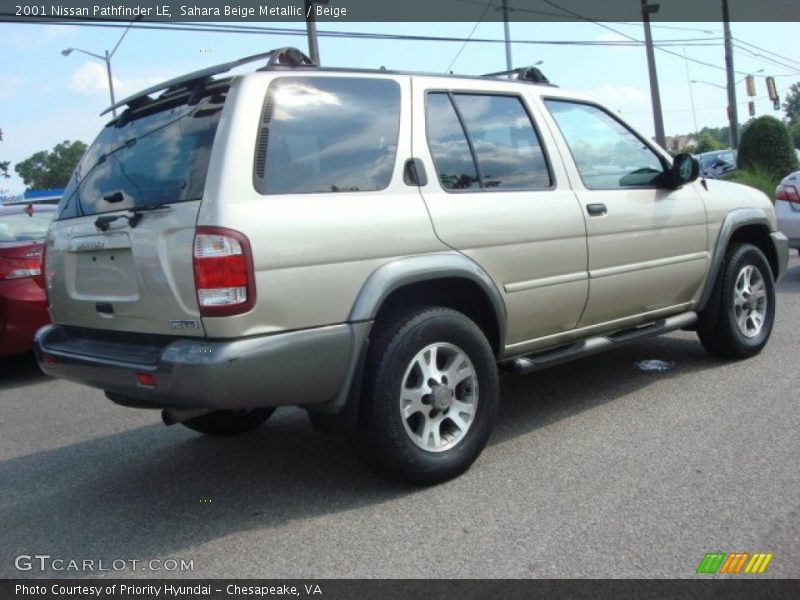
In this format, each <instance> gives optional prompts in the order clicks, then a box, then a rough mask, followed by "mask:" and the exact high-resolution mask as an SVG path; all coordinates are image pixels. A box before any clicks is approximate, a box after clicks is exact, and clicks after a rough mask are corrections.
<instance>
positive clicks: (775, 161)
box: [737, 116, 798, 178]
mask: <svg viewBox="0 0 800 600" xmlns="http://www.w3.org/2000/svg"><path fill="white" fill-rule="evenodd" d="M737 162H738V165H737V166H738V167H739V169H742V170H747V171H763V172H766V173H770V174H771V175H773V176H776V177H778V178H781V177H783V176H785V175H787V174H789V173H791V172H792V171H796V170H797V168H798V164H797V155H795V152H794V145H793V144H792V139H791V137H789V130H788V129H787V128H786V125H784V124H783V123H782V122H781V121H779V120H778V119H776V118H775V117H769V116H763V117H759V118H757V119H755V120H754V121H753V122H752V123H751V124H750V126H749V127H748V128H747V130H746V131H745V132H744V133H743V134H742V139H741V142H740V144H739V154H738V160H737Z"/></svg>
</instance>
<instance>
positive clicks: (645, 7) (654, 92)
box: [642, 0, 667, 148]
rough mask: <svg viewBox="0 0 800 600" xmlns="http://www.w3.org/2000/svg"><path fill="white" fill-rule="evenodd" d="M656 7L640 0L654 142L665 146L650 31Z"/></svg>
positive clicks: (657, 6) (645, 0)
mask: <svg viewBox="0 0 800 600" xmlns="http://www.w3.org/2000/svg"><path fill="white" fill-rule="evenodd" d="M658 9H659V5H658V4H648V3H647V0H642V21H643V22H644V43H645V48H646V50H647V69H648V71H649V73H650V99H651V101H652V103H653V124H654V126H655V130H656V142H657V143H658V145H659V146H661V147H662V148H666V146H667V138H666V137H665V136H664V117H663V115H662V114H661V97H660V96H659V93H658V74H657V73H656V56H655V51H654V50H653V34H652V33H651V31H650V13H656V12H658Z"/></svg>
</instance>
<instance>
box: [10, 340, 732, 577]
mask: <svg viewBox="0 0 800 600" xmlns="http://www.w3.org/2000/svg"><path fill="white" fill-rule="evenodd" d="M674 335H675V334H673V336H670V337H666V338H659V339H655V340H649V341H646V342H639V343H636V344H632V345H631V346H628V347H626V348H624V349H620V350H618V351H615V352H611V353H606V354H604V355H599V356H597V357H592V358H587V359H583V360H581V361H576V362H573V363H571V364H569V365H564V366H561V367H556V368H553V369H550V370H548V371H543V372H540V373H537V374H534V375H529V376H527V377H524V378H510V377H505V378H504V381H503V398H502V402H501V409H500V413H499V423H498V426H497V429H496V432H495V435H494V437H493V438H492V440H491V442H490V445H491V444H497V443H502V442H503V441H505V440H508V439H509V438H513V437H515V436H518V435H523V434H526V433H529V432H531V431H533V430H535V429H538V428H540V427H546V426H547V425H548V424H550V423H553V422H556V421H558V420H560V419H564V418H567V417H569V416H570V415H573V414H575V413H578V412H582V411H585V410H590V409H592V408H593V407H595V406H597V405H599V404H602V403H606V402H611V401H614V400H615V399H619V398H622V397H624V396H626V395H628V394H630V393H631V392H633V391H635V390H637V389H639V388H642V387H644V386H647V385H649V384H650V383H651V382H653V380H654V378H658V377H670V376H673V375H674V374H676V373H677V374H680V373H687V372H693V371H702V370H704V369H710V368H714V367H715V366H718V365H722V364H725V363H722V362H720V361H715V360H714V359H712V358H710V357H707V356H706V355H705V353H704V351H703V350H702V348H701V346H700V344H699V343H698V342H697V341H696V338H694V336H692V339H688V334H677V335H678V336H679V337H674ZM681 336H682V337H681ZM645 358H657V359H660V360H665V361H669V362H673V363H674V364H675V368H674V370H673V371H672V372H671V373H659V374H654V373H644V372H639V371H636V370H635V369H634V368H633V362H634V361H636V360H641V359H645ZM154 414H155V413H154ZM90 434H91V432H90V431H87V435H90ZM417 493H420V494H424V493H426V492H425V490H421V489H419V488H414V487H411V486H407V485H402V484H397V483H392V482H389V481H386V480H383V479H381V478H378V477H376V476H374V475H372V474H371V473H369V472H368V471H367V470H366V469H364V468H363V467H362V466H361V465H360V464H359V463H358V461H357V460H356V458H355V457H354V456H353V454H352V453H351V452H350V451H349V449H348V447H347V444H346V443H345V441H344V440H342V439H340V438H336V437H330V436H325V435H321V434H317V433H315V432H314V431H313V430H312V428H311V427H310V425H309V424H308V421H307V419H306V416H305V414H304V412H303V411H301V410H300V409H281V410H279V411H277V412H276V414H275V415H274V416H273V418H272V419H271V420H270V421H268V422H267V424H266V425H265V426H264V427H263V428H261V429H259V430H257V431H255V432H252V433H249V434H245V435H242V436H239V437H236V438H216V439H214V438H206V437H203V436H200V435H196V434H194V433H193V432H190V431H188V430H186V429H184V428H181V427H179V426H176V427H174V428H170V429H169V430H167V429H165V428H164V427H163V426H162V425H160V424H158V425H155V424H154V425H147V426H143V427H138V428H134V429H129V430H127V431H124V432H122V433H116V434H113V435H108V436H102V437H96V438H93V439H89V440H87V441H83V442H79V443H76V444H72V445H67V446H64V447H60V448H54V449H50V450H45V451H42V452H38V453H34V454H30V455H27V456H21V457H17V458H13V459H10V460H7V461H4V462H2V463H0V522H2V523H3V528H4V532H3V538H4V540H5V541H4V543H3V544H2V548H0V576H3V577H10V576H15V577H19V576H21V577H26V576H29V575H34V576H35V575H37V573H36V572H32V573H28V572H18V571H16V570H14V566H13V561H14V557H15V556H17V555H19V554H33V553H36V552H38V553H46V554H49V555H51V556H53V557H64V558H77V559H81V558H85V557H86V558H92V557H94V558H107V559H108V560H111V559H113V558H136V559H149V558H154V557H176V556H178V557H185V558H191V556H185V554H186V553H187V551H188V552H190V551H191V550H190V549H191V548H195V547H197V546H198V545H202V544H204V543H206V542H211V541H213V540H216V539H218V538H222V537H225V536H229V535H231V534H234V533H237V532H242V531H263V532H264V534H265V535H268V530H269V529H271V528H277V527H281V526H283V525H286V524H287V523H291V522H292V521H295V520H298V521H299V520H305V521H303V522H304V526H305V527H309V526H310V527H316V526H317V525H316V524H315V522H314V521H313V518H314V517H316V516H320V515H328V514H332V513H336V512H343V511H353V510H358V509H360V508H365V507H369V506H371V505H377V504H381V503H384V502H388V501H391V500H394V499H396V498H400V497H402V496H406V495H412V494H417ZM308 519H311V520H310V521H309V520H308ZM319 526H320V527H323V525H319ZM323 533H324V532H320V535H322V534H323ZM38 575H40V576H41V574H38ZM47 575H49V576H62V575H63V576H73V577H81V576H91V575H92V573H91V572H87V573H75V572H59V573H53V572H50V573H47ZM150 575H153V573H150Z"/></svg>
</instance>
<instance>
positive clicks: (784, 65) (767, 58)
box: [734, 44, 798, 77]
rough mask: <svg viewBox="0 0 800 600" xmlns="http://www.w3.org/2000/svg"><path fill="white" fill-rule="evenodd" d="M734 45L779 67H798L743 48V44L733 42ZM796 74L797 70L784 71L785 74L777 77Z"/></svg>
mask: <svg viewBox="0 0 800 600" xmlns="http://www.w3.org/2000/svg"><path fill="white" fill-rule="evenodd" d="M734 45H735V47H736V48H737V49H739V50H741V51H742V52H744V53H746V54H749V55H750V56H753V57H755V58H759V59H761V60H765V61H767V62H769V63H772V64H773V65H777V66H779V67H783V68H784V69H789V70H791V69H797V68H798V67H797V66H795V65H788V64H786V63H782V62H780V61H778V60H775V59H772V58H769V57H768V56H764V55H763V54H758V53H757V52H753V51H752V50H750V49H748V48H745V47H744V46H741V45H740V44H734ZM796 74H797V72H794V73H785V74H782V75H779V76H778V77H786V76H789V75H796ZM773 77H774V76H773Z"/></svg>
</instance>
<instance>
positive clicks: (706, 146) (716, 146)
mask: <svg viewBox="0 0 800 600" xmlns="http://www.w3.org/2000/svg"><path fill="white" fill-rule="evenodd" d="M724 148H727V144H721V143H720V142H719V141H717V139H715V138H714V136H712V135H711V133H709V132H708V131H704V132H703V133H702V134H701V135H700V138H699V139H698V140H697V144H696V145H695V147H694V154H700V153H701V152H711V151H712V150H723V149H724Z"/></svg>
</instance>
